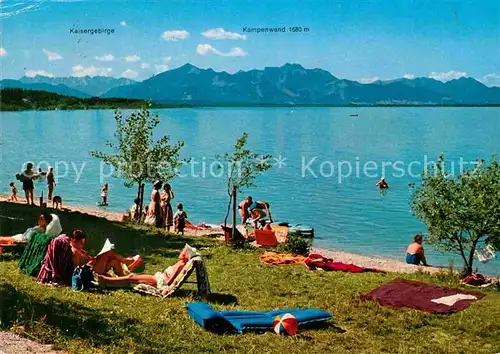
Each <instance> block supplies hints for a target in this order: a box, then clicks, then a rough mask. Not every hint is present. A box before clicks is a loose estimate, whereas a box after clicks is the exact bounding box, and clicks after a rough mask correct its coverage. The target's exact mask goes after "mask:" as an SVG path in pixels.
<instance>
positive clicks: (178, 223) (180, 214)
mask: <svg viewBox="0 0 500 354" xmlns="http://www.w3.org/2000/svg"><path fill="white" fill-rule="evenodd" d="M186 219H187V214H186V212H185V211H184V207H183V206H182V203H179V204H177V211H176V212H175V214H174V225H175V232H176V233H179V232H180V233H181V235H184V228H185V227H186Z"/></svg>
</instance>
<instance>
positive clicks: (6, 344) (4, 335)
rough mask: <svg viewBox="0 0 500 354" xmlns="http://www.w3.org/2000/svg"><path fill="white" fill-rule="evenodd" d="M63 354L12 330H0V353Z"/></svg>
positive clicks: (63, 353)
mask: <svg viewBox="0 0 500 354" xmlns="http://www.w3.org/2000/svg"><path fill="white" fill-rule="evenodd" d="M24 353H36V354H39V353H40V354H65V353H66V352H63V351H58V350H54V349H53V348H52V346H51V345H46V344H40V343H37V342H35V341H33V340H31V339H28V338H23V337H21V336H19V335H17V334H15V333H12V332H0V354H24Z"/></svg>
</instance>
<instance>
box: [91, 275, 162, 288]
mask: <svg viewBox="0 0 500 354" xmlns="http://www.w3.org/2000/svg"><path fill="white" fill-rule="evenodd" d="M98 277H99V282H100V283H101V282H102V283H103V284H104V285H106V286H109V287H117V288H124V287H130V286H133V285H137V284H147V285H151V286H154V287H156V285H157V282H156V277H155V276H154V275H149V274H129V275H124V276H120V277H108V276H105V275H98Z"/></svg>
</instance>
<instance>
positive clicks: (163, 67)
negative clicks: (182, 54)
mask: <svg viewBox="0 0 500 354" xmlns="http://www.w3.org/2000/svg"><path fill="white" fill-rule="evenodd" d="M155 69H156V73H157V74H158V73H162V72H164V71H167V70H168V65H161V64H160V65H158V64H156V65H155Z"/></svg>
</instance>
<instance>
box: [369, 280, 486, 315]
mask: <svg viewBox="0 0 500 354" xmlns="http://www.w3.org/2000/svg"><path fill="white" fill-rule="evenodd" d="M456 294H465V295H473V296H475V297H476V298H477V299H478V300H479V299H481V298H483V297H484V296H485V294H483V293H480V292H478V291H470V290H462V289H452V288H444V287H440V286H437V285H432V284H426V283H421V282H418V281H411V280H405V279H395V280H393V281H391V282H390V283H387V284H384V285H381V286H379V287H378V288H377V289H375V290H373V291H371V292H369V293H368V294H364V295H361V298H362V299H364V300H375V301H377V302H379V303H380V304H381V305H383V306H389V307H394V308H401V307H409V308H412V309H416V310H421V311H425V312H428V313H453V312H458V311H461V310H464V309H466V308H467V307H469V305H470V304H471V303H472V302H473V301H475V300H460V301H457V302H455V303H454V304H453V305H452V306H449V305H446V304H438V303H435V302H432V301H431V300H433V299H439V298H442V297H445V296H451V295H456Z"/></svg>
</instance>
